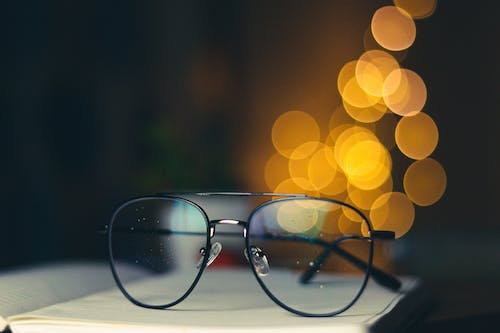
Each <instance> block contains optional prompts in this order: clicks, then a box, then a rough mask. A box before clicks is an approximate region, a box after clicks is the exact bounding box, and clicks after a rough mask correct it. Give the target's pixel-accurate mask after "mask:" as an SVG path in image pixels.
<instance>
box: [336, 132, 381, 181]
mask: <svg viewBox="0 0 500 333" xmlns="http://www.w3.org/2000/svg"><path fill="white" fill-rule="evenodd" d="M365 140H376V136H375V134H373V132H371V131H370V130H368V129H366V128H364V127H361V126H350V127H348V128H347V129H345V130H344V131H343V132H342V133H341V134H340V135H339V136H338V137H337V140H335V146H334V157H335V161H336V162H337V164H338V165H339V166H340V167H341V168H342V170H344V172H345V165H344V158H345V154H346V152H347V150H348V149H349V148H351V147H352V146H353V145H354V144H356V143H358V142H361V141H365Z"/></svg>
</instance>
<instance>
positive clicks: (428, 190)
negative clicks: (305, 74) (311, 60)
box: [264, 0, 447, 237]
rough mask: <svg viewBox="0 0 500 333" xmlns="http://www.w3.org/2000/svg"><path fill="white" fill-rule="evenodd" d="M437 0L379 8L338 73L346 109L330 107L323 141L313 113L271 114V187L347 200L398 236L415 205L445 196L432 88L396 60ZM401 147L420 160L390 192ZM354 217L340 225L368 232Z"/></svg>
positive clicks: (267, 172)
mask: <svg viewBox="0 0 500 333" xmlns="http://www.w3.org/2000/svg"><path fill="white" fill-rule="evenodd" d="M436 1H437V0H421V1H413V0H394V6H385V7H382V8H379V9H378V10H377V11H375V13H374V15H373V17H372V20H371V24H370V28H369V29H368V31H367V33H366V34H365V36H364V37H363V42H364V47H365V52H364V53H363V54H361V56H360V57H359V58H358V59H356V60H352V61H349V62H347V63H346V64H345V65H344V66H343V67H342V69H341V70H340V72H339V74H338V79H337V88H338V91H339V93H340V96H341V97H342V106H339V107H337V108H336V109H335V110H334V111H333V113H332V114H331V117H330V122H329V133H328V135H327V136H326V139H325V140H321V133H320V127H319V126H318V123H317V121H316V120H315V119H314V117H312V116H311V115H310V114H308V113H307V112H304V111H297V110H293V111H288V112H285V113H284V114H282V115H280V116H279V117H278V118H277V119H276V120H275V122H274V124H273V127H272V135H271V137H272V143H273V145H274V148H275V149H276V152H275V153H274V155H272V156H271V157H270V158H269V159H268V161H267V163H266V165H265V168H264V178H265V182H266V184H267V186H268V187H269V189H270V190H271V191H275V192H285V193H291V192H305V193H306V194H309V195H313V196H322V197H329V198H335V199H338V200H342V201H345V202H347V203H350V204H352V205H354V206H356V207H358V208H359V209H361V210H362V211H363V212H364V213H365V214H366V215H367V216H369V217H370V220H371V222H372V223H373V226H374V228H375V229H383V230H393V231H395V233H396V237H401V236H402V235H404V234H405V233H406V232H408V231H409V230H410V228H411V227H412V225H413V222H414V217H415V208H414V205H418V206H429V205H432V204H434V203H436V202H437V201H438V200H439V199H440V198H441V197H442V195H443V194H444V191H445V189H446V182H447V179H446V173H445V171H444V168H443V167H442V166H441V164H440V163H439V162H438V161H436V160H434V159H432V158H431V157H429V156H430V155H431V154H432V152H433V151H434V149H435V148H436V146H437V143H438V139H439V131H438V128H437V126H436V123H435V122H434V120H433V119H432V117H431V116H430V115H428V114H426V113H424V112H422V110H423V108H424V105H425V103H426V100H427V89H426V86H425V83H424V81H423V80H422V78H421V77H420V76H419V75H418V74H417V73H415V72H414V71H412V70H409V69H406V68H403V67H401V66H400V63H401V62H402V60H403V59H404V58H405V57H406V54H407V52H408V48H409V47H410V46H411V45H412V44H413V42H414V40H415V36H416V26H415V21H414V20H415V19H422V18H426V17H428V16H430V15H432V13H433V12H434V10H435V8H436ZM395 147H397V148H398V149H399V151H400V152H401V153H402V154H404V155H405V156H407V157H408V158H410V159H413V160H415V161H414V162H413V163H412V164H411V165H410V166H409V167H408V168H407V170H406V172H405V173H404V180H403V184H402V185H403V189H404V193H403V192H396V191H394V184H393V179H392V172H393V170H392V158H391V154H390V150H392V149H394V148H395ZM357 218H358V217H356V216H350V215H349V214H348V213H344V214H341V215H340V216H339V218H338V221H339V222H338V229H339V230H340V231H342V232H356V231H357V232H363V233H365V234H366V232H367V230H362V228H361V223H359V222H360V221H357V220H356V219H357ZM356 228H357V230H356ZM360 228H361V230H359V229H360Z"/></svg>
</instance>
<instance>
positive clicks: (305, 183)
mask: <svg viewBox="0 0 500 333" xmlns="http://www.w3.org/2000/svg"><path fill="white" fill-rule="evenodd" d="M297 184H300V186H299V185H297ZM308 189H312V190H308ZM273 192H274V193H299V194H307V195H308V196H310V197H319V192H318V190H315V189H314V186H313V184H311V182H309V180H308V179H307V178H294V179H292V178H287V179H285V180H284V181H282V182H281V183H279V184H278V186H276V188H275V189H274V190H273ZM273 198H274V199H277V198H278V197H273Z"/></svg>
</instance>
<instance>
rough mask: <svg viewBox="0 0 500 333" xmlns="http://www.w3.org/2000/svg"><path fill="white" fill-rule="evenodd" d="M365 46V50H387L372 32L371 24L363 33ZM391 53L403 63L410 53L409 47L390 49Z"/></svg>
mask: <svg viewBox="0 0 500 333" xmlns="http://www.w3.org/2000/svg"><path fill="white" fill-rule="evenodd" d="M363 46H364V49H365V51H370V50H386V51H387V49H384V48H383V47H382V46H380V44H379V43H377V41H376V40H375V38H374V37H373V34H372V29H371V26H369V27H368V29H366V31H365V34H364V35H363ZM388 52H390V54H391V55H392V56H393V57H394V59H396V60H397V61H398V62H399V63H401V62H402V61H403V60H405V59H406V56H407V55H408V49H405V50H401V51H390V50H388Z"/></svg>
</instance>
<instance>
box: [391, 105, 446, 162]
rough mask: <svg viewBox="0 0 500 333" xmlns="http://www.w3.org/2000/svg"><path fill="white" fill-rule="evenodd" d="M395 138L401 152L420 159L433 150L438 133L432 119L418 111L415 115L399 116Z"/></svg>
mask: <svg viewBox="0 0 500 333" xmlns="http://www.w3.org/2000/svg"><path fill="white" fill-rule="evenodd" d="M395 138H396V144H397V145H398V148H399V150H401V152H402V153H403V154H405V155H406V156H408V157H410V158H413V159H414V160H421V159H423V158H426V157H427V156H429V155H430V154H431V153H432V152H433V151H434V149H435V148H436V145H437V143H438V139H439V133H438V128H437V126H436V124H435V123H434V120H432V118H431V117H430V116H429V115H427V114H425V113H423V112H419V113H418V114H416V115H415V116H412V117H403V118H401V120H400V121H399V122H398V125H397V126H396V133H395Z"/></svg>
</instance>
